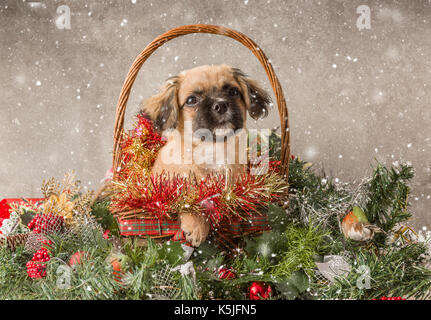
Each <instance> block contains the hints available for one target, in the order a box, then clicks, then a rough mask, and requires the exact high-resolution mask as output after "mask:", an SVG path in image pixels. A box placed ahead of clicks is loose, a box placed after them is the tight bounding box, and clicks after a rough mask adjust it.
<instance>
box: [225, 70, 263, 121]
mask: <svg viewBox="0 0 431 320" xmlns="http://www.w3.org/2000/svg"><path fill="white" fill-rule="evenodd" d="M232 70H233V75H234V77H235V78H236V80H237V81H238V83H239V85H240V86H241V91H242V93H243V97H244V101H245V104H246V106H247V110H248V113H249V114H250V116H251V117H252V118H253V119H255V120H257V119H260V118H265V117H266V116H267V115H268V108H269V105H270V103H271V97H270V96H269V94H268V93H267V92H266V91H265V90H263V89H262V88H261V87H260V86H259V84H258V82H257V81H256V80H253V79H250V78H249V77H248V76H247V75H246V74H244V72H242V71H241V70H240V69H237V68H233V69H232Z"/></svg>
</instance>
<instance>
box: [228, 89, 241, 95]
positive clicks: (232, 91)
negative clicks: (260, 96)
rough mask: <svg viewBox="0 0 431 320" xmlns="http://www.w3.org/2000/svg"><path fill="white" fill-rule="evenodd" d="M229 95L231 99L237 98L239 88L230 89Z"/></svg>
mask: <svg viewBox="0 0 431 320" xmlns="http://www.w3.org/2000/svg"><path fill="white" fill-rule="evenodd" d="M228 93H229V95H230V96H231V97H235V96H237V95H238V94H239V90H238V88H235V87H231V88H229V91H228Z"/></svg>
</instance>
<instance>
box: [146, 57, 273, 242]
mask: <svg viewBox="0 0 431 320" xmlns="http://www.w3.org/2000/svg"><path fill="white" fill-rule="evenodd" d="M269 103H270V97H269V95H268V94H267V93H266V92H265V91H264V90H263V89H261V88H260V87H259V86H258V84H257V82H256V81H254V80H251V79H249V78H248V77H247V76H246V75H245V74H244V73H243V72H242V71H241V70H239V69H236V68H232V67H230V66H228V65H211V66H200V67H197V68H194V69H190V70H186V71H183V72H181V73H180V74H179V75H177V76H174V77H171V78H169V79H168V80H167V81H166V83H165V84H164V85H163V86H162V87H161V89H160V91H159V93H158V94H156V95H154V96H152V97H151V98H149V99H148V100H146V101H144V102H143V104H142V111H143V112H144V113H145V114H146V115H147V116H149V117H150V118H151V119H152V120H153V121H154V126H155V127H156V129H157V130H159V131H160V132H164V135H165V136H167V139H168V140H167V143H166V145H165V146H164V147H163V148H162V149H161V151H160V152H159V155H158V158H157V160H156V162H155V163H154V167H153V170H152V173H155V174H168V175H169V176H172V175H175V174H178V175H184V176H189V177H193V178H197V179H200V178H203V177H205V176H206V175H207V174H208V173H211V172H221V173H225V172H227V171H228V172H230V174H233V175H235V173H237V172H240V171H241V168H243V167H244V166H245V165H246V164H247V159H246V154H247V153H246V148H247V143H246V141H247V140H244V139H240V137H241V136H242V135H245V134H246V133H245V130H242V129H245V128H246V119H247V113H249V114H250V116H251V117H252V118H254V119H259V118H261V117H264V116H266V115H267V114H268V107H269ZM166 130H170V133H169V132H167V131H166ZM242 137H244V136H242ZM241 141H242V142H241ZM244 141H245V143H244ZM220 151H221V152H220ZM244 155H245V159H244ZM179 217H180V222H181V229H182V230H183V231H184V233H185V235H186V239H187V240H188V241H189V242H190V243H191V244H192V245H193V246H199V245H200V244H201V243H202V242H203V241H205V239H206V237H207V235H208V232H209V229H210V226H209V223H208V221H207V220H206V219H205V218H204V217H203V216H200V215H197V214H185V213H183V214H180V216H179Z"/></svg>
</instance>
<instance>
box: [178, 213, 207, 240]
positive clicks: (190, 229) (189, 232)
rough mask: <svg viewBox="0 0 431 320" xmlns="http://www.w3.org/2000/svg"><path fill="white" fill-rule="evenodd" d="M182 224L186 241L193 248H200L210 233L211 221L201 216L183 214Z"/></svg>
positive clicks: (181, 217) (181, 215)
mask: <svg viewBox="0 0 431 320" xmlns="http://www.w3.org/2000/svg"><path fill="white" fill-rule="evenodd" d="M180 222H181V230H183V231H184V234H185V236H186V240H187V241H188V242H189V243H190V244H191V245H192V246H193V247H199V245H200V244H201V243H203V242H204V241H205V239H206V238H207V236H208V233H209V231H210V224H209V221H208V220H207V219H206V218H205V217H203V216H201V215H199V214H190V213H182V214H180Z"/></svg>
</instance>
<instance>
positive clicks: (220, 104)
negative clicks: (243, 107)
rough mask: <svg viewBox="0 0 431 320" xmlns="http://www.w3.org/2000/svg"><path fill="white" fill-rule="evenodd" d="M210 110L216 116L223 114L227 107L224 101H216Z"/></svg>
mask: <svg viewBox="0 0 431 320" xmlns="http://www.w3.org/2000/svg"><path fill="white" fill-rule="evenodd" d="M212 109H213V110H214V111H215V112H216V113H218V114H223V113H225V112H226V111H227V109H228V105H227V103H226V102H224V101H217V102H215V103H214V104H213V106H212Z"/></svg>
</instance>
